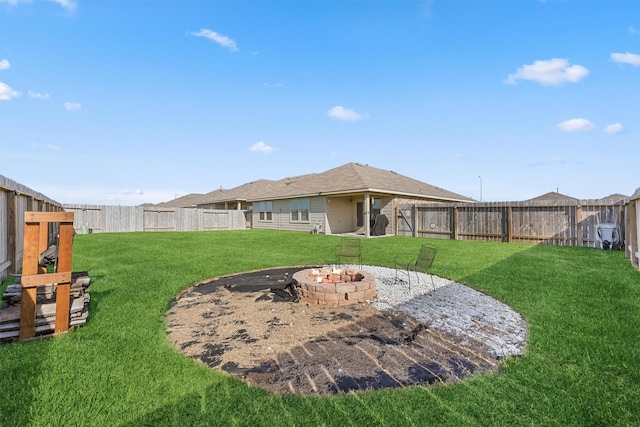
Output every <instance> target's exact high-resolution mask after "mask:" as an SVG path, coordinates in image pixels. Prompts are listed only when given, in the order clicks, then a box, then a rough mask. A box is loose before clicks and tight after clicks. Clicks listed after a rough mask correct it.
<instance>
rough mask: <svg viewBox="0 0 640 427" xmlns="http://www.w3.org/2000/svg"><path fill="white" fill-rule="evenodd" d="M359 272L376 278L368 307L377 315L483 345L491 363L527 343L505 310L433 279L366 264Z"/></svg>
mask: <svg viewBox="0 0 640 427" xmlns="http://www.w3.org/2000/svg"><path fill="white" fill-rule="evenodd" d="M347 267H348V268H350V269H357V268H361V269H362V270H364V271H366V272H369V273H371V274H373V275H374V276H375V277H376V288H377V293H378V295H377V297H376V299H375V300H374V301H373V302H372V305H373V306H374V307H376V308H377V309H380V310H392V311H394V310H395V311H401V312H403V313H405V314H407V315H409V316H412V317H414V318H415V319H417V320H418V321H420V322H422V323H425V324H429V325H430V328H433V329H436V330H441V331H445V332H449V333H452V334H454V335H456V336H459V337H461V338H462V339H463V340H464V337H471V338H474V339H477V340H479V341H482V342H484V343H485V345H487V346H488V347H489V352H490V354H491V355H492V356H494V357H496V358H504V357H509V356H516V355H520V354H522V353H523V352H524V350H525V348H526V344H527V336H528V327H527V323H526V322H525V320H524V319H523V318H522V316H521V315H520V314H519V313H517V312H516V311H514V310H513V309H511V308H510V307H509V306H508V305H506V304H503V303H501V302H500V301H497V300H496V299H494V298H492V297H490V296H488V295H485V294H483V293H482V292H478V291H476V290H474V289H471V288H469V287H468V286H464V285H461V284H459V283H456V282H453V281H451V280H448V279H443V278H441V277H438V276H434V275H430V274H424V273H416V272H411V278H410V283H409V280H408V279H409V278H408V276H407V273H406V272H404V271H398V272H396V270H395V269H392V268H386V267H378V266H371V265H363V266H356V265H350V266H347Z"/></svg>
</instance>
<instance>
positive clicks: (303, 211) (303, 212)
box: [300, 199, 309, 221]
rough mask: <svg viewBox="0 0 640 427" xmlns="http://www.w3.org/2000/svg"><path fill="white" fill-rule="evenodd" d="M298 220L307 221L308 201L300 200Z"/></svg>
mask: <svg viewBox="0 0 640 427" xmlns="http://www.w3.org/2000/svg"><path fill="white" fill-rule="evenodd" d="M300 220H301V221H309V199H302V200H300Z"/></svg>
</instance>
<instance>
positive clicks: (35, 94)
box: [27, 90, 49, 99]
mask: <svg viewBox="0 0 640 427" xmlns="http://www.w3.org/2000/svg"><path fill="white" fill-rule="evenodd" d="M27 94H29V97H30V98H33V99H48V98H49V94H48V93H38V92H33V91H31V90H30V91H29V92H27Z"/></svg>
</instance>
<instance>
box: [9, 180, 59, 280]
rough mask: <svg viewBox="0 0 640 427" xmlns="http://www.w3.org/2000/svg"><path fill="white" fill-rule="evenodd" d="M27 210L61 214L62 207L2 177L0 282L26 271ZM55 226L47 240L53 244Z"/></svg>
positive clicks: (56, 229) (49, 231) (48, 231)
mask: <svg viewBox="0 0 640 427" xmlns="http://www.w3.org/2000/svg"><path fill="white" fill-rule="evenodd" d="M27 211H40V212H59V211H62V205H61V204H60V203H58V202H56V201H54V200H51V199H49V198H48V197H46V196H45V195H44V194H41V193H38V192H37V191H35V190H32V189H31V188H29V187H27V186H24V185H22V184H19V183H17V182H15V181H13V180H11V179H9V178H7V177H5V176H3V175H0V279H3V278H5V277H7V276H8V275H9V274H15V273H18V271H20V269H21V268H22V256H23V244H24V242H23V240H24V227H23V221H24V213H25V212H27ZM58 228H59V227H58V226H57V225H51V226H50V227H49V228H48V230H47V234H48V236H47V238H48V239H49V240H50V241H51V240H53V238H54V237H55V235H56V234H57V233H58Z"/></svg>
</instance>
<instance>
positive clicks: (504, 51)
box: [0, 0, 640, 205]
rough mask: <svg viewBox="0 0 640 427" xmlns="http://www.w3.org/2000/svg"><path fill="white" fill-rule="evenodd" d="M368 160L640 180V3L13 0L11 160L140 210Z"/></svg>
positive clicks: (412, 168)
mask: <svg viewBox="0 0 640 427" xmlns="http://www.w3.org/2000/svg"><path fill="white" fill-rule="evenodd" d="M349 162H357V163H361V164H368V165H369V166H373V167H376V168H381V169H386V170H392V171H395V172H397V173H399V174H402V175H406V176H409V177H411V178H414V179H417V180H420V181H423V182H426V183H429V184H431V185H435V186H438V187H441V188H444V189H446V190H449V191H453V192H455V193H458V194H461V195H464V196H467V197H471V198H474V199H476V200H482V201H519V200H526V199H529V198H532V197H536V196H539V195H542V194H545V193H548V192H556V191H557V192H560V193H562V194H566V195H569V196H572V197H576V198H579V199H596V198H601V197H605V196H608V195H610V194H614V193H620V194H624V195H627V196H629V195H631V194H633V192H634V191H635V190H636V189H637V188H639V187H640V2H639V1H637V0H629V1H625V0H592V1H589V0H574V1H572V0H546V1H541V0H504V1H500V0H492V1H482V0H473V1H472V0H468V1H463V0H458V1H456V0H449V1H444V0H442V1H437V0H436V1H411V0H396V1H380V0H350V1H339V0H325V1H313V0H311V1H304V2H302V1H284V0H280V1H269V0H257V1H248V0H239V1H214V0H211V1H208V0H182V1H177V0H164V1H153V0H138V1H129V0H110V1H107V0H0V175H4V176H5V177H7V178H10V179H12V180H14V181H17V182H18V183H20V184H23V185H26V186H28V187H30V188H32V189H33V190H35V191H38V192H40V193H43V194H44V195H46V196H47V197H49V198H51V199H53V200H55V201H58V202H60V203H64V204H84V203H86V204H103V205H138V204H142V203H159V202H163V201H169V200H172V199H174V198H176V197H180V196H184V195H186V194H189V193H207V192H210V191H213V190H216V189H219V188H226V189H229V188H233V187H236V186H238V185H241V184H244V183H247V182H251V181H255V180H258V179H273V180H279V179H282V178H285V177H291V176H298V175H304V174H308V173H318V172H323V171H326V170H329V169H332V168H334V167H337V166H340V165H343V164H345V163H349Z"/></svg>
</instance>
